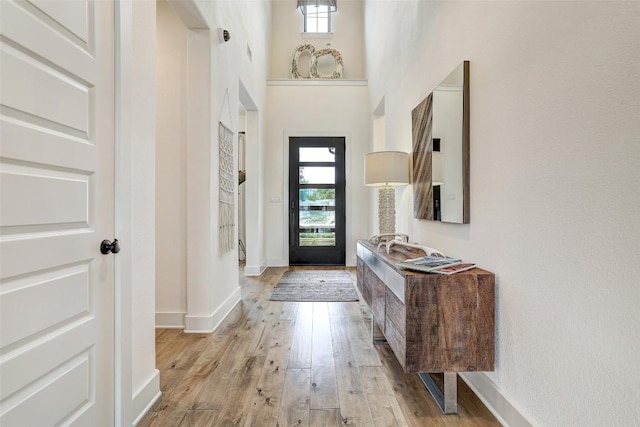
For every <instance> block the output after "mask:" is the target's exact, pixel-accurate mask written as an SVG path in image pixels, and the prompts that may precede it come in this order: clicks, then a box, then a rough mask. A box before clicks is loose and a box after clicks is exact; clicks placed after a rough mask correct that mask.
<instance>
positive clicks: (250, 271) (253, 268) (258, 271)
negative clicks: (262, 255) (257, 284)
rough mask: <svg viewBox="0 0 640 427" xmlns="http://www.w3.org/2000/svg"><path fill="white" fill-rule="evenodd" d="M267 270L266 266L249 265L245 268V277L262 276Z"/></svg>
mask: <svg viewBox="0 0 640 427" xmlns="http://www.w3.org/2000/svg"><path fill="white" fill-rule="evenodd" d="M266 269H267V266H266V265H247V266H245V268H244V275H245V276H260V275H262V273H264V271H265V270H266Z"/></svg>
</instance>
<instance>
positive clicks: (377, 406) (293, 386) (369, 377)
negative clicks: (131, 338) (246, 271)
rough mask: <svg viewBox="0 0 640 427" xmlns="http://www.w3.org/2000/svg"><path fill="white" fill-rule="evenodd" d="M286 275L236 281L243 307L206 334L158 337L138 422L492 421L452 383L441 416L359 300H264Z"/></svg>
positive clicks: (275, 272)
mask: <svg viewBox="0 0 640 427" xmlns="http://www.w3.org/2000/svg"><path fill="white" fill-rule="evenodd" d="M314 268H315V269H317V267H314ZM288 269H300V268H293V267H292V268H269V269H267V271H266V272H265V273H264V274H263V275H262V276H261V277H243V276H242V275H241V283H242V302H241V303H240V304H238V305H237V306H236V307H235V309H234V310H233V311H232V312H231V314H230V315H229V316H227V318H226V319H225V320H224V321H223V323H222V324H221V325H220V326H219V327H218V329H217V330H216V332H214V333H212V334H184V333H182V331H181V330H175V329H159V330H158V331H157V335H156V348H157V366H158V369H160V384H161V385H160V387H161V390H162V393H163V394H162V397H161V398H160V400H159V401H158V402H157V403H156V404H155V405H154V406H153V408H152V409H151V411H150V412H149V413H148V414H147V415H146V416H145V418H144V419H143V420H142V421H141V423H140V424H139V426H143V427H148V426H162V427H170V426H267V427H268V426H280V427H282V426H290V425H296V426H297V425H302V426H321V427H327V426H338V425H354V426H355V425H357V426H499V425H500V424H499V423H498V422H497V421H496V419H495V418H494V417H493V416H492V415H491V413H490V412H489V411H488V410H487V409H486V408H485V407H484V406H483V404H482V403H481V402H480V400H479V399H478V398H477V397H476V396H475V395H474V394H473V393H472V392H471V391H470V390H469V388H468V387H467V386H466V384H464V382H462V381H461V380H460V379H459V380H458V414H457V415H442V413H441V412H440V409H439V408H438V407H437V405H436V404H435V402H434V401H433V399H432V398H431V396H430V395H429V393H428V392H427V391H426V389H425V388H424V386H423V385H422V382H421V381H420V379H419V378H418V376H417V375H416V374H406V373H404V371H403V370H402V368H401V367H400V365H399V364H398V362H397V361H396V359H395V357H394V355H393V352H392V351H391V349H390V348H389V346H388V345H386V344H377V345H375V346H374V345H373V344H372V343H371V336H370V334H371V332H370V312H369V309H368V307H367V306H366V304H364V302H362V301H360V302H359V303H358V302H333V303H327V302H321V303H311V302H276V301H269V297H270V295H271V290H272V288H273V287H274V286H275V285H276V283H277V282H278V280H279V278H280V276H282V273H284V272H285V271H287V270H288ZM347 270H348V271H349V272H350V273H351V275H352V278H353V280H354V281H355V270H353V269H347Z"/></svg>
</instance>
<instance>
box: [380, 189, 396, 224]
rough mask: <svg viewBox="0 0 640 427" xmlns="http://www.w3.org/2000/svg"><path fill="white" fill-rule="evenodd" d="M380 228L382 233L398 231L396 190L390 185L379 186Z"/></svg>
mask: <svg viewBox="0 0 640 427" xmlns="http://www.w3.org/2000/svg"><path fill="white" fill-rule="evenodd" d="M378 228H379V229H380V234H393V233H395V232H396V190H395V188H393V187H390V186H389V187H380V188H378Z"/></svg>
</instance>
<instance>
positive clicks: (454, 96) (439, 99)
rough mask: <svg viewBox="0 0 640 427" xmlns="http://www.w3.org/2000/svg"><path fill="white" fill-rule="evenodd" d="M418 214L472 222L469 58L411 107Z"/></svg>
mask: <svg viewBox="0 0 640 427" xmlns="http://www.w3.org/2000/svg"><path fill="white" fill-rule="evenodd" d="M411 118H412V127H413V129H412V131H413V153H412V154H413V189H414V216H415V217H416V218H419V219H429V220H434V221H442V222H452V223H458V224H468V223H469V220H470V218H469V61H464V62H463V63H462V64H460V65H459V66H458V67H457V68H456V69H455V70H454V71H453V72H452V73H451V74H449V76H447V77H446V78H445V79H444V80H443V81H442V83H440V84H439V85H438V87H436V88H435V89H434V91H433V92H432V93H431V94H429V96H427V98H425V100H424V101H422V102H421V103H420V104H419V105H418V106H417V107H416V108H414V109H413V111H412V112H411Z"/></svg>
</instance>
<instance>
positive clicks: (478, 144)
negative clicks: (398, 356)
mask: <svg viewBox="0 0 640 427" xmlns="http://www.w3.org/2000/svg"><path fill="white" fill-rule="evenodd" d="M638 22H640V3H638V2H616V1H612V2H520V1H518V2H422V1H375V0H370V1H367V3H366V7H365V27H366V46H367V69H368V74H369V85H370V101H369V108H370V111H373V109H374V108H375V107H376V106H377V105H378V103H379V102H380V100H381V99H382V98H383V97H384V100H385V110H386V116H385V121H386V134H387V135H386V140H387V149H394V148H395V149H399V150H404V151H409V150H410V148H411V147H410V141H411V121H410V119H411V115H410V112H411V109H412V108H413V107H414V106H415V105H417V104H418V103H419V102H420V101H421V100H422V99H423V98H424V97H425V96H426V95H427V94H428V93H429V92H430V91H432V90H433V88H434V87H435V86H436V85H437V84H438V83H439V82H440V81H441V80H442V79H443V78H444V77H445V76H446V75H447V74H448V73H449V72H450V71H452V70H453V69H454V68H455V67H456V66H457V65H458V64H459V63H460V62H461V61H463V60H470V61H471V224H469V225H464V226H463V225H451V224H439V223H432V222H426V221H418V220H414V219H413V218H412V209H411V206H412V203H411V202H412V201H411V192H410V191H405V192H403V193H402V195H401V197H400V201H399V208H398V226H397V228H398V230H403V231H408V232H409V234H410V235H411V238H412V240H418V241H420V242H422V243H425V244H428V245H429V246H433V247H436V248H439V249H441V250H443V251H444V252H445V253H447V254H450V255H454V256H459V257H462V258H464V259H466V260H469V261H475V262H477V263H478V264H479V265H480V266H482V267H484V268H487V269H489V270H492V271H494V272H495V273H496V274H497V284H498V296H497V307H498V310H497V333H498V336H497V338H498V340H497V349H496V350H497V365H496V371H495V372H493V373H489V374H487V376H488V378H489V379H490V380H491V381H492V382H493V383H494V384H495V386H496V387H497V389H498V391H499V393H500V394H501V395H502V396H503V397H505V398H506V399H507V400H508V401H509V402H510V403H511V405H513V406H514V407H515V408H516V409H517V410H518V411H519V412H520V414H521V415H523V416H524V417H525V418H526V419H527V420H528V421H529V422H531V423H532V424H534V425H541V426H542V425H544V426H602V425H635V424H637V422H638V420H639V419H640V409H639V408H638V405H637V403H638V402H639V401H640V391H639V388H638V384H637V383H638V380H639V379H640V368H639V367H638V364H637V355H638V354H640V335H639V334H638V333H637V325H638V324H639V322H640V315H639V314H638V313H639V312H640V311H639V310H638V305H639V304H640V287H639V286H638V284H639V283H640V264H638V262H637V259H636V258H637V254H638V253H640V226H638V223H637V215H638V212H639V211H640V198H639V197H638V194H640V167H638V166H639V165H640V141H638V138H639V135H640V120H638V117H640V80H639V79H638V78H637V76H638V75H640V55H638V46H639V45H640V25H638ZM370 203H371V204H373V203H375V201H374V200H371V202H370ZM371 231H373V230H371ZM485 397H487V398H490V396H485ZM505 416H507V415H505ZM514 420H516V418H511V421H512V422H514V423H518V422H517V420H516V421H514Z"/></svg>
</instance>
